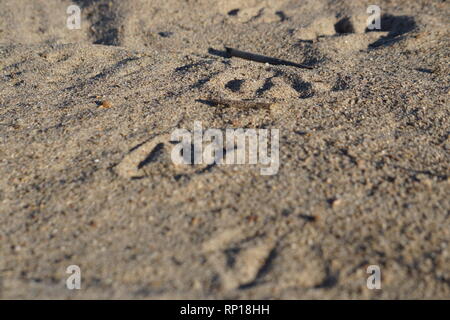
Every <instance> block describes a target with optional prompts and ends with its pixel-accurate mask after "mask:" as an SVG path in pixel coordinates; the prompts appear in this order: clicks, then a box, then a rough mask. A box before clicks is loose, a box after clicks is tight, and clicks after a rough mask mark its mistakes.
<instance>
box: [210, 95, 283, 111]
mask: <svg viewBox="0 0 450 320" xmlns="http://www.w3.org/2000/svg"><path fill="white" fill-rule="evenodd" d="M204 101H207V102H209V103H212V104H214V105H222V106H227V107H234V108H240V109H252V108H269V107H270V106H271V105H273V104H274V103H275V102H267V101H257V100H256V101H255V100H253V99H242V100H234V99H224V98H221V97H211V96H209V97H208V99H207V100H204Z"/></svg>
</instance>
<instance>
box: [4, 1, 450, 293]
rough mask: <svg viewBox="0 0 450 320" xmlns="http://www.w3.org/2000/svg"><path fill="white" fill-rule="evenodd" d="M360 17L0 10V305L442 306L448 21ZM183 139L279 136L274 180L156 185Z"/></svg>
mask: <svg viewBox="0 0 450 320" xmlns="http://www.w3.org/2000/svg"><path fill="white" fill-rule="evenodd" d="M373 2H374V1H344V0H341V1H339V0H337V1H331V0H330V1H328V0H305V1H294V0H277V1H268V0H265V1H264V0H263V1H256V0H246V1H239V0H214V1H212V0H211V1H207V0H97V1H94V0H92V1H89V0H78V1H72V2H70V1H68V0H45V1H44V0H35V1H33V0H2V1H0V43H1V46H0V141H1V144H0V298H3V299H5V298H44V299H45V298H137V299H161V298H191V299H197V298H231V299H240V298H250V299H253V298H260V299H266V298H269V299H277V298H283V299H309V298H312V299H347V298H351V299H358V298H375V299H377V298H382V299H396V298H438V299H448V298H449V297H450V248H449V240H450V178H449V174H450V169H449V162H450V161H449V160H450V154H449V153H450V138H449V132H450V121H449V117H450V109H449V101H448V99H449V94H450V92H449V73H450V72H449V71H450V70H449V56H450V54H449V19H448V18H449V16H450V5H449V3H448V1H447V2H446V1H441V0H439V1H438V0H427V1H425V0H422V1H409V0H408V1H402V0H390V1H388V0H383V1H381V0H378V1H377V3H376V4H378V5H379V6H380V7H381V9H382V14H383V18H382V30H381V31H379V32H367V30H366V20H367V18H368V16H369V15H368V14H367V13H366V9H367V7H368V5H370V4H374V3H373ZM71 4H77V5H79V6H80V7H81V9H82V20H81V22H82V25H81V30H69V29H68V28H67V27H66V19H67V17H68V15H67V14H66V9H67V7H68V6H69V5H71ZM225 45H227V46H231V47H235V48H239V49H241V50H247V51H252V52H255V53H261V54H265V55H269V56H274V57H278V58H282V59H287V60H291V61H295V62H298V63H304V64H307V65H309V66H312V67H314V68H313V69H312V70H307V69H299V68H295V67H290V66H274V65H268V64H261V63H256V62H253V61H246V60H242V59H237V58H231V59H230V58H228V57H226V56H225V55H224V54H223V49H224V46H225ZM211 95H212V96H219V97H224V98H227V99H259V100H262V101H276V104H274V105H272V106H271V107H270V108H269V109H250V110H242V109H237V108H233V107H230V108H224V107H223V106H211V105H208V104H207V103H205V102H204V101H202V100H205V99H207V97H210V96H211ZM102 100H108V101H110V102H111V107H110V108H102V107H101V106H100V107H99V105H100V104H101V101H102ZM194 121H202V125H203V127H204V128H220V129H225V128H269V129H270V128H278V129H280V169H279V172H278V174H277V175H273V176H262V175H260V172H259V170H258V168H257V166H250V165H228V166H220V165H215V166H210V167H207V168H204V167H197V166H181V167H179V166H178V167H177V166H175V165H174V164H173V163H172V161H171V159H170V156H169V154H170V145H171V144H170V142H169V140H168V138H167V134H170V133H171V132H172V131H173V130H174V129H176V128H185V129H188V130H192V128H193V124H194ZM155 145H158V146H160V147H161V148H159V149H158V150H159V152H158V153H155V152H153V151H154V149H153V147H154V146H155ZM150 154H152V156H151V157H149V155H150ZM137 176H138V177H139V179H137V178H136V177H137ZM69 265H78V266H80V268H81V270H82V289H81V290H74V291H71V290H68V289H66V286H65V281H66V279H67V277H68V274H66V268H67V267H68V266H69ZM369 265H378V266H380V268H381V273H382V289H381V290H369V289H367V287H366V280H367V277H368V276H369V275H368V274H367V273H366V268H367V266H369Z"/></svg>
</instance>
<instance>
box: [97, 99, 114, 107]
mask: <svg viewBox="0 0 450 320" xmlns="http://www.w3.org/2000/svg"><path fill="white" fill-rule="evenodd" d="M99 108H101V109H109V108H112V103H111V101H109V100H103V101H102V102H101V104H100V106H99Z"/></svg>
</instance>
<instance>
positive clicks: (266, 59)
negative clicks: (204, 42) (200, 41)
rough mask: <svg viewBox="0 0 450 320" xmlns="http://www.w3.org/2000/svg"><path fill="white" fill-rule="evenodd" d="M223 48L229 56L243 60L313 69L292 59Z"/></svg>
mask: <svg viewBox="0 0 450 320" xmlns="http://www.w3.org/2000/svg"><path fill="white" fill-rule="evenodd" d="M225 49H226V50H227V53H228V55H229V56H230V57H237V58H241V59H245V60H250V61H256V62H261V63H268V64H273V65H283V66H291V67H297V68H303V69H313V68H312V67H310V66H305V65H303V64H298V63H295V62H292V61H287V60H281V59H277V58H272V57H268V56H263V55H260V54H254V53H250V52H245V51H240V50H237V49H233V48H229V47H225Z"/></svg>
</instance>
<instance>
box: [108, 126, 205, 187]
mask: <svg viewBox="0 0 450 320" xmlns="http://www.w3.org/2000/svg"><path fill="white" fill-rule="evenodd" d="M172 145H173V143H172V142H171V140H170V134H161V135H157V136H155V137H153V138H151V139H149V140H147V141H145V142H144V143H141V144H138V145H137V146H135V147H134V148H132V149H131V150H130V152H129V153H128V154H127V155H126V156H125V157H124V158H123V159H122V161H121V162H120V163H119V164H118V165H116V167H115V168H114V171H115V172H116V173H117V174H118V175H119V176H121V177H123V178H128V179H142V178H151V177H158V178H161V177H164V176H165V177H174V178H177V177H180V176H182V175H191V174H197V173H202V172H204V171H205V170H208V169H209V168H210V167H211V166H208V165H206V164H198V165H175V164H174V163H173V161H172V159H171V151H172V147H171V146H172Z"/></svg>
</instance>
